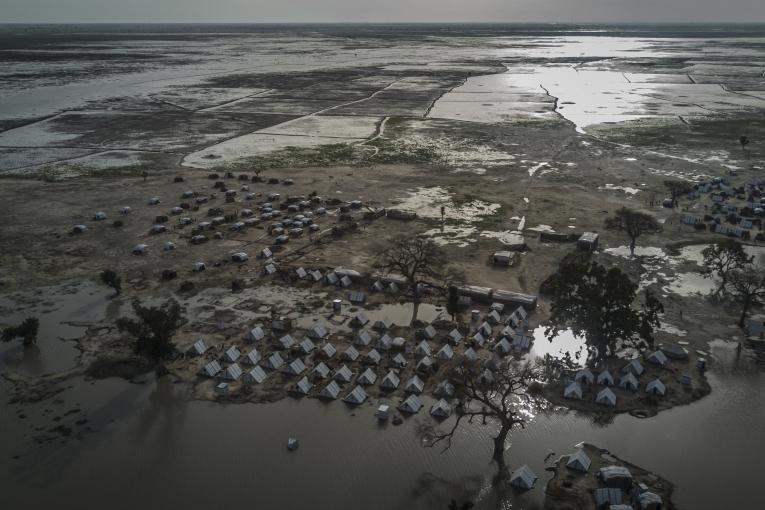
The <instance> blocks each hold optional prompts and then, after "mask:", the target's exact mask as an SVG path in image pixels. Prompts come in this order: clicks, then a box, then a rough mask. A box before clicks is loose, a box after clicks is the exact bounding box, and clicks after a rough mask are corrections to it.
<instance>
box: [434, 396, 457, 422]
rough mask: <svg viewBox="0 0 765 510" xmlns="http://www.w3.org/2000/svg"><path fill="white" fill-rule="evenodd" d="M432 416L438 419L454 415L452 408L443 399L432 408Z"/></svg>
mask: <svg viewBox="0 0 765 510" xmlns="http://www.w3.org/2000/svg"><path fill="white" fill-rule="evenodd" d="M430 414H431V416H436V417H437V418H447V417H448V416H449V415H450V414H452V406H450V405H449V403H448V402H447V401H446V400H444V399H441V400H439V401H438V402H436V403H435V404H433V406H432V407H431V408H430Z"/></svg>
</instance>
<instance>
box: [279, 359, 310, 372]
mask: <svg viewBox="0 0 765 510" xmlns="http://www.w3.org/2000/svg"><path fill="white" fill-rule="evenodd" d="M305 370H306V366H305V363H303V360H302V359H300V358H297V359H295V360H294V361H292V362H291V363H290V364H289V365H287V368H285V369H284V372H285V373H287V374H290V375H300V374H302V373H303V372H305Z"/></svg>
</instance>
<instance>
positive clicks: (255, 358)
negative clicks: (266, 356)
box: [242, 349, 263, 366]
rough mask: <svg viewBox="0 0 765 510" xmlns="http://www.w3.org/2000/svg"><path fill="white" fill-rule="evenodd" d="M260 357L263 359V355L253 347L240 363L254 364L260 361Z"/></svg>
mask: <svg viewBox="0 0 765 510" xmlns="http://www.w3.org/2000/svg"><path fill="white" fill-rule="evenodd" d="M261 359H263V356H261V355H260V353H259V352H258V350H257V349H253V350H251V351H250V352H248V353H247V354H246V355H245V356H244V359H243V360H242V363H244V364H245V365H252V366H255V365H257V364H258V363H260V360H261Z"/></svg>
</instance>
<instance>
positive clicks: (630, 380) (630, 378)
mask: <svg viewBox="0 0 765 510" xmlns="http://www.w3.org/2000/svg"><path fill="white" fill-rule="evenodd" d="M619 387H620V388H622V389H625V390H632V391H637V389H638V381H637V379H636V378H635V376H634V375H632V372H628V373H626V374H624V375H623V376H622V378H621V379H619Z"/></svg>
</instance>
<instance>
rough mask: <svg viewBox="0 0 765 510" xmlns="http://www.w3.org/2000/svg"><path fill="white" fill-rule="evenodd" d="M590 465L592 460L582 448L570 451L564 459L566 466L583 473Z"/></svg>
mask: <svg viewBox="0 0 765 510" xmlns="http://www.w3.org/2000/svg"><path fill="white" fill-rule="evenodd" d="M591 465H592V461H591V460H590V457H588V456H587V454H586V453H585V452H584V450H577V451H576V452H575V453H572V454H571V455H569V456H568V460H567V461H566V467H567V468H569V469H574V470H576V471H581V472H583V473H586V472H587V471H589V469H590V466H591Z"/></svg>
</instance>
